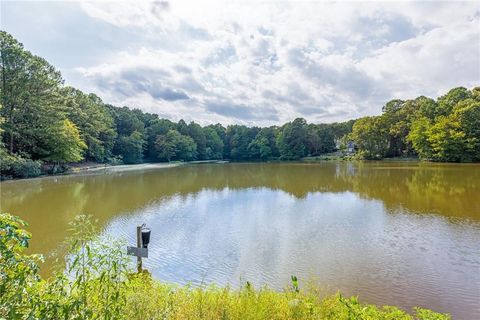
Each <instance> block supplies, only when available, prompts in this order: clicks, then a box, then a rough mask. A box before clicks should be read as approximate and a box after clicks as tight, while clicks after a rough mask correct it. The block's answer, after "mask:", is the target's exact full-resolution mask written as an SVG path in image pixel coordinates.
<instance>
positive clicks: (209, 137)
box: [203, 127, 223, 159]
mask: <svg viewBox="0 0 480 320" xmlns="http://www.w3.org/2000/svg"><path fill="white" fill-rule="evenodd" d="M203 131H204V134H205V139H206V155H205V157H206V159H222V157H223V140H222V139H221V138H220V136H219V135H218V133H217V131H216V130H215V129H214V128H213V127H205V128H203Z"/></svg>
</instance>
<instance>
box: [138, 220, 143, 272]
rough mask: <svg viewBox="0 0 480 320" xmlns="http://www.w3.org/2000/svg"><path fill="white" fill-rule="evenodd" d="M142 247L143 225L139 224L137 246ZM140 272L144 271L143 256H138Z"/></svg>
mask: <svg viewBox="0 0 480 320" xmlns="http://www.w3.org/2000/svg"><path fill="white" fill-rule="evenodd" d="M141 247H142V226H137V248H141ZM137 269H138V273H140V272H142V257H140V255H138V256H137Z"/></svg>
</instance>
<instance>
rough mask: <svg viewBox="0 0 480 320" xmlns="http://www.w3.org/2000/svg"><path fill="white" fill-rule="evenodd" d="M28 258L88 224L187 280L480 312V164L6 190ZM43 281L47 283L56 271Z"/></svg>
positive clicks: (108, 179)
mask: <svg viewBox="0 0 480 320" xmlns="http://www.w3.org/2000/svg"><path fill="white" fill-rule="evenodd" d="M1 209H2V211H7V212H10V213H13V214H16V215H19V216H21V217H22V218H24V219H25V220H27V221H28V222H29V224H30V228H29V229H30V231H31V232H32V233H33V239H32V243H31V251H34V252H39V253H44V254H48V253H50V252H52V251H53V250H55V249H56V248H57V247H58V243H59V242H60V241H62V240H63V239H64V237H65V236H66V229H67V224H68V223H69V222H70V221H71V220H72V219H73V217H74V216H75V215H77V214H80V213H88V214H92V215H94V216H95V217H97V218H98V219H99V223H100V224H101V226H102V227H103V231H102V232H103V233H104V234H111V235H114V236H119V237H124V238H126V239H127V240H128V241H129V242H130V243H132V244H133V243H134V232H135V225H136V224H137V223H140V222H142V223H143V222H146V223H147V224H148V225H149V226H150V227H151V228H152V230H153V231H152V232H153V234H152V243H151V245H150V247H149V250H150V252H149V258H148V259H146V261H145V264H144V265H145V266H146V267H147V268H148V269H149V270H150V271H151V272H152V273H153V275H154V276H156V277H157V278H160V279H163V280H167V281H173V282H177V283H188V282H189V283H192V284H200V283H212V282H214V283H217V284H219V285H225V284H231V285H233V286H236V285H238V284H239V283H242V282H243V281H247V280H248V281H251V282H253V283H255V284H257V285H261V284H268V285H269V286H271V287H274V288H278V289H280V288H282V287H284V286H286V285H287V284H288V283H289V278H290V275H292V274H295V275H297V276H298V277H299V278H301V279H304V281H306V279H309V281H316V282H318V283H319V284H320V286H322V287H324V288H326V290H327V291H336V290H341V291H342V292H344V293H345V294H348V295H352V294H353V295H358V296H359V297H360V300H362V301H364V302H369V303H375V304H379V305H383V304H391V305H398V306H401V307H403V308H405V309H406V310H410V309H411V307H413V306H422V307H427V308H431V309H434V310H436V311H440V312H450V313H451V314H452V315H453V318H454V319H474V318H478V316H479V315H480V307H479V306H480V165H474V164H472V165H456V164H425V163H416V162H404V163H394V162H368V163H362V162H359V163H349V162H341V163H337V162H325V163H312V164H309V163H261V164H259V163H255V164H253V163H250V164H249V163H242V164H201V165H185V166H180V167H175V168H167V169H150V170H138V171H129V172H111V173H107V172H106V173H102V172H99V173H97V174H94V175H82V176H80V175H78V176H63V177H48V178H42V179H32V180H23V181H10V182H3V183H1ZM44 270H46V271H44V272H48V261H47V265H46V266H44Z"/></svg>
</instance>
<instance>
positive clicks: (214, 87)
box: [1, 1, 480, 126]
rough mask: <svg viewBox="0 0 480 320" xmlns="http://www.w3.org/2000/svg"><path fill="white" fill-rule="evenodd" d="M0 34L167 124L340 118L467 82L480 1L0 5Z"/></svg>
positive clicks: (72, 80) (478, 47)
mask: <svg viewBox="0 0 480 320" xmlns="http://www.w3.org/2000/svg"><path fill="white" fill-rule="evenodd" d="M1 29H2V30H5V31H7V32H9V33H11V34H12V35H13V36H15V37H16V38H17V39H18V40H19V41H20V42H22V43H23V44H24V45H25V47H26V49H28V50H30V51H32V52H33V53H35V54H37V55H40V56H42V57H44V58H46V59H47V60H48V61H49V62H50V63H51V64H53V65H54V66H56V67H57V68H58V69H59V70H60V71H61V72H62V74H63V76H64V78H65V80H66V84H67V85H72V86H75V87H77V88H79V89H81V90H83V91H85V92H94V93H96V94H97V95H99V96H100V97H101V98H102V99H103V100H104V101H105V102H107V103H112V104H115V105H119V106H121V105H127V106H129V107H136V108H140V109H142V110H145V111H148V112H153V113H158V114H159V115H160V116H162V117H166V118H169V119H172V120H174V121H177V120H179V119H182V118H183V119H185V120H186V121H190V120H195V121H198V122H200V123H202V124H208V123H216V122H221V123H223V124H231V123H243V124H247V125H262V126H264V125H273V124H281V123H283V122H286V121H290V120H292V119H294V118H295V117H304V118H306V119H307V120H308V121H309V122H316V123H320V122H332V121H342V120H348V119H352V118H357V117H360V116H365V115H375V114H379V113H380V112H381V108H382V105H384V104H385V102H387V101H388V100H390V99H392V98H402V99H408V98H414V97H416V96H419V95H426V96H431V97H436V96H438V95H441V94H444V93H446V91H448V89H450V88H452V87H455V86H465V87H469V88H471V87H473V86H476V85H480V2H403V3H394V2H383V3H378V2H286V1H268V2H258V1H235V2H228V3H227V2H220V1H216V2H204V1H171V2H167V1H130V2H127V1H122V2H118V1H117V2H111V1H110V2H108V1H97V2H73V1H48V2H39V1H29V2H19V1H7V2H6V1H2V3H1Z"/></svg>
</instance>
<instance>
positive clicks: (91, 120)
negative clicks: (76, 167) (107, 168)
mask: <svg viewBox="0 0 480 320" xmlns="http://www.w3.org/2000/svg"><path fill="white" fill-rule="evenodd" d="M63 94H64V96H65V97H66V98H67V101H66V105H67V108H68V109H67V110H68V117H69V119H70V120H71V121H73V122H74V123H75V125H76V126H77V127H78V128H79V130H80V135H81V137H82V139H83V140H84V141H85V143H86V145H87V150H86V153H85V158H86V160H91V161H96V162H105V161H107V160H108V159H109V158H110V157H111V156H112V149H113V145H114V143H115V139H116V136H117V132H116V131H115V124H114V121H113V117H112V116H111V115H110V113H109V112H108V110H107V109H106V108H105V106H104V105H103V102H102V100H101V99H100V98H99V97H97V96H96V95H94V94H89V95H86V94H84V93H83V92H81V91H80V90H77V89H74V88H72V87H67V88H65V89H64V90H63Z"/></svg>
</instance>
